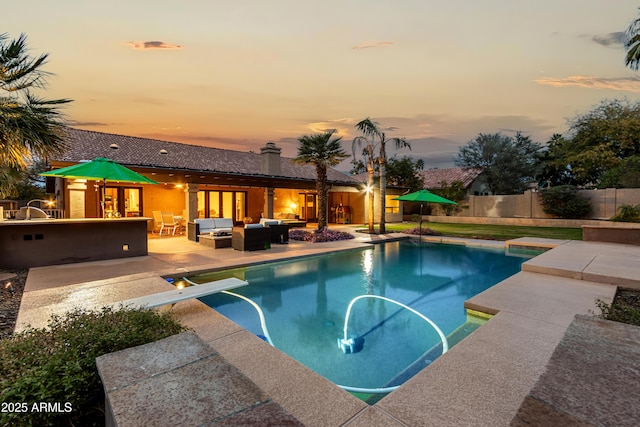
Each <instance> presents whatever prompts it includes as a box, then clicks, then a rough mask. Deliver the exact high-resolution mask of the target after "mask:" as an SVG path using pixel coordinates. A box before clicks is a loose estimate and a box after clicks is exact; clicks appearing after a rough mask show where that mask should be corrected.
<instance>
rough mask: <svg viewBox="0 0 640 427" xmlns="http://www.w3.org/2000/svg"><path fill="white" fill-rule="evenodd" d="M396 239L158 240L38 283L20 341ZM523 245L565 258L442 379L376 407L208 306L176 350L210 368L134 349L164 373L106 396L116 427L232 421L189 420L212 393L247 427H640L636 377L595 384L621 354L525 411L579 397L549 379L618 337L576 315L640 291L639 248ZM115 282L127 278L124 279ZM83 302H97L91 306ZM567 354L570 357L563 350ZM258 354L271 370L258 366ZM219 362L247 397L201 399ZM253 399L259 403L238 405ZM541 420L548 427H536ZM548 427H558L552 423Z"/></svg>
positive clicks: (495, 307)
mask: <svg viewBox="0 0 640 427" xmlns="http://www.w3.org/2000/svg"><path fill="white" fill-rule="evenodd" d="M388 237H389V236H370V235H361V236H358V237H357V238H356V239H354V240H350V241H341V242H329V243H323V244H309V243H304V242H290V243H289V244H288V245H273V246H272V248H271V249H270V250H268V251H255V252H240V251H229V250H224V251H212V250H211V249H209V248H207V247H204V246H202V245H200V244H197V243H195V242H192V241H189V240H188V239H186V238H184V237H175V238H174V237H171V238H165V239H153V240H150V241H149V243H150V248H149V256H148V257H140V258H137V259H134V260H127V261H126V262H125V261H122V262H120V263H119V264H115V265H114V261H110V262H104V261H103V262H90V263H80V264H70V265H68V266H62V267H61V266H58V267H56V268H49V267H43V268H35V269H32V271H31V272H30V274H29V278H28V281H27V292H25V294H24V298H23V304H22V307H21V310H20V314H19V318H18V325H17V328H18V330H19V329H21V328H24V326H25V325H27V324H29V323H30V324H32V325H35V326H39V325H42V324H43V323H44V322H46V319H47V318H48V314H49V313H55V312H61V311H62V310H65V309H67V308H69V307H70V306H72V305H77V304H79V303H82V304H86V305H87V306H99V305H100V304H106V303H114V302H117V301H122V300H129V299H131V298H137V297H143V296H145V295H151V294H155V293H160V292H166V291H169V290H171V289H172V288H173V287H172V285H170V284H169V283H167V282H166V281H165V280H164V279H162V277H161V276H165V275H176V274H182V275H184V274H188V273H189V272H197V271H202V270H208V269H212V268H220V267H223V266H224V267H233V266H234V265H245V264H246V263H263V262H267V261H270V260H281V259H284V258H287V257H298V256H303V255H312V254H314V253H319V252H326V251H340V250H349V249H354V248H358V247H360V246H362V245H367V244H368V243H370V242H372V241H379V240H384V239H386V238H388ZM394 237H397V236H394ZM424 239H425V240H427V238H424ZM428 239H429V240H430V241H434V242H443V243H454V244H458V245H459V244H476V245H488V246H491V247H499V246H500V245H504V244H503V243H502V242H496V241H465V240H464V239H455V238H444V237H429V238H428ZM512 243H513V244H514V246H523V245H527V244H529V245H534V246H536V247H541V246H543V245H547V244H550V245H553V246H554V248H553V249H551V250H550V251H549V252H547V253H545V254H543V255H541V256H539V257H537V258H534V259H532V260H530V261H527V262H526V263H525V264H524V265H523V268H522V272H521V273H519V274H517V275H515V276H513V277H511V278H509V279H507V280H505V281H504V282H503V283H501V284H499V285H497V286H495V287H494V288H492V289H491V290H489V291H488V292H485V293H483V294H481V295H478V296H477V297H475V298H473V299H472V300H470V301H468V303H467V307H468V308H473V309H476V310H480V311H484V312H488V313H496V314H495V316H494V317H493V318H492V319H491V320H490V321H489V322H488V323H487V324H486V325H484V326H482V327H481V328H480V329H478V330H477V331H476V332H474V333H473V334H472V335H470V336H469V337H468V338H466V339H465V340H463V341H462V342H461V343H459V344H458V345H456V347H454V348H453V349H452V350H450V351H449V352H448V353H447V354H446V355H445V356H443V357H441V358H439V359H438V360H437V361H436V362H434V363H433V364H432V365H431V366H430V367H429V368H428V369H426V370H424V371H422V372H421V373H419V374H418V375H417V376H416V377H414V378H413V379H412V380H411V381H409V382H408V383H406V384H405V385H404V386H402V387H401V388H400V389H398V390H396V391H395V392H393V393H391V394H390V395H388V396H387V397H385V398H383V399H382V400H381V401H380V402H378V403H377V404H375V405H373V406H368V405H367V404H365V403H364V402H362V401H360V400H359V399H357V398H355V397H354V396H352V395H350V394H349V393H347V392H345V391H343V390H341V389H339V388H337V387H336V386H335V385H333V384H331V383H329V382H328V381H326V380H325V379H323V378H322V377H319V376H318V375H317V374H314V373H313V372H311V371H309V370H308V369H306V368H304V367H302V366H301V365H299V364H298V363H297V362H295V361H293V360H292V359H290V358H289V357H287V356H284V355H283V354H282V353H281V352H279V351H278V350H276V349H274V348H272V347H270V346H269V345H268V344H266V343H265V342H263V341H262V340H260V339H259V338H257V337H255V336H253V335H252V334H250V333H248V332H246V331H244V330H243V329H242V328H240V327H238V326H237V325H235V324H233V323H232V322H230V321H228V320H227V319H225V318H224V317H223V316H221V315H219V314H217V313H216V312H215V311H213V310H211V309H209V308H207V307H205V306H204V305H203V304H201V303H200V302H198V301H197V300H187V301H183V302H179V303H177V304H176V305H175V306H174V307H173V308H172V311H173V312H174V314H175V315H176V316H178V318H179V319H180V320H181V321H182V322H183V323H184V324H185V325H187V326H189V327H190V328H191V329H192V330H193V332H192V334H194V335H195V336H190V337H182V338H178V337H179V336H176V338H174V341H176V340H177V341H176V342H179V343H180V348H182V349H185V350H186V349H194V350H195V349H196V348H199V349H200V350H198V351H199V352H198V353H197V354H200V355H201V356H198V357H197V358H196V359H189V358H188V357H186V356H187V353H189V354H196V353H193V352H191V350H189V351H185V352H179V353H175V352H166V351H163V350H162V348H165V347H163V346H170V347H172V348H175V345H176V343H175V342H174V343H173V344H172V343H169V342H167V343H166V344H165V343H163V342H162V341H160V342H158V343H157V344H152V345H151V346H150V347H145V348H144V349H142V348H140V349H139V350H133V349H132V351H134V352H135V351H137V352H143V353H141V354H154V355H155V358H156V359H155V360H156V361H157V363H158V365H157V366H158V369H160V371H159V372H158V374H157V375H152V376H148V377H146V379H144V380H143V381H141V382H139V383H138V384H137V385H136V386H134V385H132V384H128V383H123V384H120V386H118V390H119V391H116V389H115V388H110V386H109V385H108V384H105V387H107V391H108V392H109V395H110V399H112V400H111V410H112V415H113V419H114V420H115V421H116V422H118V423H120V424H121V425H126V424H127V423H132V422H134V423H135V420H142V419H145V420H146V421H147V422H150V420H161V419H162V420H173V421H176V422H178V423H180V422H192V423H193V424H197V423H199V424H202V423H205V422H207V421H208V420H212V419H213V418H212V417H214V418H215V417H220V416H223V414H225V412H224V411H225V406H224V402H225V400H224V399H222V400H220V399H214V400H212V402H218V403H219V404H213V406H207V407H206V408H205V407H204V406H201V407H200V410H196V411H193V410H189V411H185V410H184V408H185V405H186V403H187V401H186V400H184V399H185V398H188V396H189V395H194V393H205V394H204V395H203V397H204V396H206V395H207V394H206V393H214V394H215V395H216V396H220V395H227V396H229V398H231V399H233V401H234V402H235V405H236V406H235V409H234V410H233V411H234V417H236V419H238V418H237V417H240V418H239V419H241V420H242V419H244V420H245V422H248V420H249V419H254V420H255V419H260V418H261V417H263V419H264V417H268V418H269V419H270V420H278V419H281V420H283V423H284V422H285V421H286V422H288V423H290V424H288V425H308V426H327V425H332V426H333V425H335V426H340V425H345V426H346V425H363V426H365V425H366V426H389V425H397V426H403V425H470V424H474V425H495V426H501V425H504V426H506V425H510V424H511V425H522V423H523V422H525V421H526V422H529V423H531V422H533V423H534V424H535V423H536V421H541V420H542V421H548V420H552V421H553V420H555V421H553V422H557V421H558V420H560V419H566V416H567V414H568V413H570V414H571V417H579V419H581V420H584V422H590V423H592V424H594V425H629V424H625V423H624V422H623V421H624V419H623V418H621V417H627V418H625V419H637V418H638V416H639V414H638V413H637V405H635V403H634V402H635V400H634V396H635V394H634V390H635V389H628V388H625V387H626V386H627V385H629V384H630V382H631V384H632V386H633V387H635V379H633V378H632V377H629V376H626V377H625V378H620V379H619V380H618V381H615V382H611V381H604V382H599V385H598V386H597V387H595V388H594V387H593V386H592V385H591V384H590V382H591V381H599V378H610V375H611V372H610V371H609V370H608V369H609V368H610V367H614V366H616V365H612V364H611V363H614V362H615V361H616V360H618V359H617V358H616V354H617V352H608V353H598V354H599V355H600V357H604V358H607V357H611V358H610V359H608V361H607V362H604V363H601V364H599V365H597V366H592V367H590V369H589V374H588V375H586V376H583V377H581V379H580V381H582V382H580V383H577V382H573V383H572V384H573V385H574V387H573V388H567V387H565V388H564V389H561V388H558V389H557V390H564V391H559V393H558V394H552V395H545V397H544V399H545V400H544V402H548V404H549V407H552V408H553V410H552V411H549V410H534V411H533V412H531V410H530V409H528V408H531V406H523V403H524V402H525V400H527V396H533V398H534V399H539V397H540V391H539V390H541V388H540V387H537V386H536V384H537V382H538V381H544V382H545V383H546V384H552V385H553V384H555V385H553V387H563V386H565V385H567V382H566V381H562V377H559V376H558V375H559V374H558V372H560V371H558V370H557V369H556V368H553V369H550V370H548V366H560V365H558V363H562V362H561V360H562V357H563V356H562V354H563V353H561V352H560V353H558V352H554V350H555V349H556V347H558V348H559V349H562V348H572V346H573V345H574V344H579V343H586V342H585V341H584V340H585V339H591V338H589V337H592V336H593V335H592V334H596V335H595V336H593V339H595V340H596V341H597V340H599V338H598V335H597V334H598V331H599V330H601V328H603V327H605V328H606V330H607V331H610V330H611V329H610V328H607V326H606V324H602V325H600V324H599V323H596V324H593V325H592V326H588V327H587V326H585V323H584V321H583V320H580V319H578V323H574V320H575V319H576V318H575V315H576V314H583V315H588V314H589V311H591V310H593V309H594V301H595V299H596V298H602V299H604V300H610V299H611V298H612V297H613V295H614V293H615V289H616V286H618V285H622V286H627V287H629V286H631V287H640V280H639V279H638V278H639V277H640V271H639V270H638V269H639V268H640V267H638V266H639V265H640V263H638V260H639V259H640V252H638V251H639V250H640V249H638V247H637V246H629V245H619V244H609V243H600V242H577V241H576V242H573V241H553V242H551V241H547V239H530V240H529V241H527V239H518V242H512ZM132 261H133V262H132ZM116 262H117V261H116ZM114 271H117V272H118V273H116V274H115V275H114ZM105 287H108V289H109V292H108V293H105V292H103V289H105ZM79 295H83V298H82V299H79V298H78V296H79ZM54 296H55V298H54ZM590 325H591V324H590ZM574 328H578V329H576V333H579V334H580V336H581V338H580V341H571V340H570V341H566V343H565V341H564V338H563V337H565V334H566V333H567V331H573V330H574ZM620 329H621V331H620V334H622V335H620V334H616V335H615V336H613V335H610V334H608V332H607V334H608V339H611V340H613V341H611V342H610V344H609V346H611V347H610V348H617V349H619V351H620V352H621V354H629V355H631V354H635V353H637V351H638V347H637V339H632V338H631V337H632V336H630V335H625V334H626V333H627V332H625V331H624V330H626V328H624V327H622V328H620ZM571 334H573V335H569V336H575V334H574V333H573V332H571ZM625 337H627V338H625ZM560 343H565V344H563V346H559V344H560ZM572 343H574V344H572ZM567 345H568V346H569V347H567ZM192 346H194V347H192ZM154 349H155V350H154ZM580 351H583V350H580ZM634 352H635V353H634ZM256 354H259V357H255V355H256ZM162 355H165V356H162ZM171 355H175V356H176V357H178V356H180V359H181V360H182V361H177V360H176V361H175V362H176V363H177V365H176V364H175V363H173V362H171V360H172V359H173V358H172V356H171ZM181 355H184V357H181ZM123 356H124V355H123ZM211 357H213V359H210V358H211ZM558 358H560V359H558ZM214 359H215V360H218V362H216V363H217V364H213V365H211V366H217V367H221V365H219V364H220V363H223V364H229V368H228V369H227V370H226V372H228V374H227V375H233V376H236V375H237V376H238V377H237V378H238V379H237V381H235V382H234V384H235V385H234V386H233V387H236V388H233V387H231V386H230V384H229V383H228V382H221V383H219V387H222V388H220V389H219V388H217V387H216V386H215V384H216V382H208V383H207V384H209V386H208V387H207V388H198V387H199V386H198V384H202V383H201V382H200V381H199V380H198V378H196V377H193V376H190V375H192V374H190V373H189V372H192V373H196V372H198V371H197V370H195V371H194V370H189V369H188V367H189V366H195V365H194V363H200V364H203V363H212V361H213V360H214ZM163 360H164V361H166V363H170V364H171V366H172V368H171V370H170V371H167V370H166V368H162V366H165V365H163V363H165V362H162V361H163ZM174 360H175V359H174ZM198 360H200V362H198ZM558 360H560V362H559V361H558ZM620 360H623V359H620ZM105 362H107V360H106V359H105ZM113 362H115V363H113ZM121 363H122V360H120V361H117V362H116V360H113V361H112V362H110V363H105V364H103V365H102V366H103V367H104V368H102V367H101V369H107V370H109V367H108V366H113V368H111V369H116V368H115V367H117V369H116V370H117V371H119V370H121V369H122V364H121ZM616 363H618V362H616ZM178 366H184V369H180V368H178V369H176V367H178ZM202 366H204V365H202ZM266 367H268V369H266ZM225 369H226V368H225ZM601 369H602V370H601ZM103 372H105V371H103ZM545 372H547V374H545ZM279 373H280V374H279ZM601 376H604V377H601ZM103 377H104V375H103ZM554 379H555V380H558V381H554ZM168 380H171V381H172V382H173V383H174V384H177V385H179V387H180V389H181V390H185V391H186V390H188V391H189V392H188V393H185V394H179V395H178V396H176V395H174V394H172V395H171V396H167V395H165V394H163V392H162V390H165V389H164V388H163V386H162V384H163V383H164V382H166V381H168ZM550 380H551V381H552V382H551V383H549V381H550ZM554 389H555V388H554ZM110 390H113V391H110ZM144 390H148V391H153V396H155V398H150V395H149V394H147V393H144V396H143V395H140V394H138V392H143V391H144ZM207 390H208V391H207ZM243 390H244V391H243ZM249 391H250V394H249V395H251V396H256V397H257V399H250V400H249V401H247V400H243V399H239V398H237V397H238V396H240V395H243V393H245V392H249ZM112 393H113V394H112ZM220 393H222V394H220ZM256 393H257V394H256ZM234 396H236V397H234ZM565 396H571V399H574V400H575V401H576V402H581V403H580V406H581V407H583V408H593V411H589V412H588V413H583V414H581V413H580V412H579V410H576V409H571V408H568V407H567V406H566V405H565V404H563V401H564V397H565ZM558 399H560V400H558ZM528 401H529V402H535V400H533V401H532V400H528ZM256 402H258V404H256ZM546 404H547V403H545V405H546ZM551 405H552V406H551ZM454 408H455V409H454ZM521 408H522V409H521ZM538 409H539V408H538ZM227 410H228V409H227ZM523 411H524V412H523ZM554 411H555V412H554ZM576 411H578V412H576ZM634 411H635V412H634ZM227 414H228V413H227ZM230 415H231V414H229V416H230ZM532 416H533V418H531V417H532ZM536 416H540V417H543V418H538V419H536V418H535V417H536ZM550 416H559V417H560V418H549V417H550ZM516 417H518V418H516ZM562 417H565V418H562ZM187 420H190V421H187ZM296 420H297V421H296ZM295 422H299V423H300V424H295ZM512 423H513V424H512ZM240 424H242V422H240ZM538 425H545V424H544V422H542V423H540V422H538ZM547 425H549V424H547ZM551 425H558V424H553V423H552V424H551Z"/></svg>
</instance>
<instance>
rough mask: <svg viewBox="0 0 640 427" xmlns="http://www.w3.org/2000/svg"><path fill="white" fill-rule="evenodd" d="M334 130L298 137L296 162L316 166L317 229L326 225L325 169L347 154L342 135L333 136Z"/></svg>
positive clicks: (344, 157) (338, 161) (334, 164)
mask: <svg viewBox="0 0 640 427" xmlns="http://www.w3.org/2000/svg"><path fill="white" fill-rule="evenodd" d="M335 133H336V130H335V129H333V130H330V131H326V132H324V133H318V134H314V135H304V136H302V137H300V138H298V141H300V145H299V146H298V156H297V157H296V158H295V159H293V160H294V161H296V162H297V163H301V164H312V165H314V166H315V167H316V174H317V179H316V190H317V192H318V230H322V229H323V228H324V227H326V226H327V169H328V168H329V167H332V166H336V165H337V164H338V163H340V162H341V161H342V160H344V159H346V158H347V157H349V155H348V154H347V153H346V152H345V151H344V150H343V149H342V145H341V143H340V141H341V140H342V137H341V136H340V137H337V138H333V139H332V137H333V135H334V134H335Z"/></svg>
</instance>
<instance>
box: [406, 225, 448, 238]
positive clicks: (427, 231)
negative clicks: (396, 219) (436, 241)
mask: <svg viewBox="0 0 640 427" xmlns="http://www.w3.org/2000/svg"><path fill="white" fill-rule="evenodd" d="M403 233H405V234H415V235H416V236H418V235H423V236H442V233H440V232H438V231H435V230H432V229H430V228H427V227H423V228H422V233H421V232H420V227H414V228H409V229H407V230H405V231H403Z"/></svg>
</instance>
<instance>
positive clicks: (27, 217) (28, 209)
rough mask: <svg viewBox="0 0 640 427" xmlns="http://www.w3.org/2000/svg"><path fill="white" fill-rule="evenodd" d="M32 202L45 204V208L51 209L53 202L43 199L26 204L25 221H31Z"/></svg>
mask: <svg viewBox="0 0 640 427" xmlns="http://www.w3.org/2000/svg"><path fill="white" fill-rule="evenodd" d="M33 202H45V203H46V204H47V206H49V207H51V206H52V205H53V204H54V203H55V202H54V201H53V200H45V199H33V200H29V201H28V202H27V214H26V217H25V219H31V203H33Z"/></svg>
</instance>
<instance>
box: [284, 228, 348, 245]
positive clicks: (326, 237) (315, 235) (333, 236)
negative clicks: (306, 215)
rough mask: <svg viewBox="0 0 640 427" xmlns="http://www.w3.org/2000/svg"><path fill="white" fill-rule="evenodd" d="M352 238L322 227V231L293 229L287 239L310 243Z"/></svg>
mask: <svg viewBox="0 0 640 427" xmlns="http://www.w3.org/2000/svg"><path fill="white" fill-rule="evenodd" d="M353 238H354V236H353V235H352V234H349V233H347V232H346V231H336V230H330V229H329V228H327V227H324V228H323V229H322V230H314V231H307V230H305V229H302V228H295V229H293V230H290V231H289V239H292V240H301V241H304V242H311V243H319V242H335V241H338V240H349V239H353Z"/></svg>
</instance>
